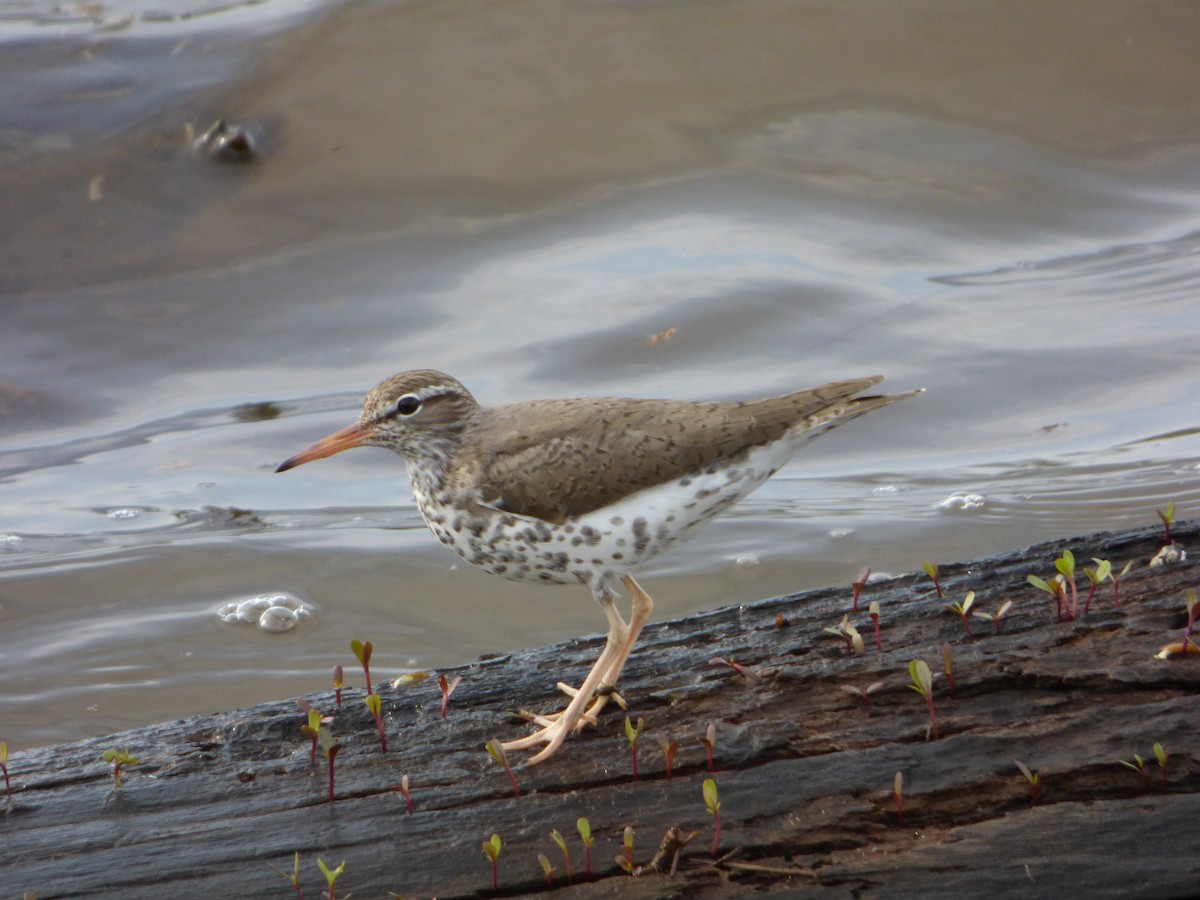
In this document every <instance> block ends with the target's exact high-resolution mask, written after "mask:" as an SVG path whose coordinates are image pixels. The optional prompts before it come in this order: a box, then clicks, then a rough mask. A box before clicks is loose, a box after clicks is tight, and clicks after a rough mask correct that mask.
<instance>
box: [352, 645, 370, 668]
mask: <svg viewBox="0 0 1200 900" xmlns="http://www.w3.org/2000/svg"><path fill="white" fill-rule="evenodd" d="M350 649H351V650H353V651H354V655H355V656H356V657H357V658H358V661H359V663H361V664H362V665H364V666H365V665H367V664H368V663H370V662H371V651H372V650H373V649H374V648H373V647H372V646H371V642H370V641H367V642H366V643H365V644H364V643H363V642H362V641H357V640H355V641H351V642H350Z"/></svg>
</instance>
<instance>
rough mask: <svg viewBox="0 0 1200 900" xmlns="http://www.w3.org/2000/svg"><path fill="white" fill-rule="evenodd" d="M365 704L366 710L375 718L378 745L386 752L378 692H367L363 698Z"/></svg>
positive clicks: (381, 702) (385, 739)
mask: <svg viewBox="0 0 1200 900" xmlns="http://www.w3.org/2000/svg"><path fill="white" fill-rule="evenodd" d="M363 702H364V703H366V704H367V710H368V711H369V712H370V713H371V715H372V716H374V718H375V731H376V733H377V734H378V735H379V746H380V747H381V748H382V749H383V752H384V753H387V735H386V734H385V733H384V730H383V701H382V700H380V699H379V695H378V694H367V696H366V697H365V698H364V700H363Z"/></svg>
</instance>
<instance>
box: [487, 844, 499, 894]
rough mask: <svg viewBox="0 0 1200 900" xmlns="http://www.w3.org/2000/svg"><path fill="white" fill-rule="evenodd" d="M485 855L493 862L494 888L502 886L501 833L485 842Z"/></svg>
mask: <svg viewBox="0 0 1200 900" xmlns="http://www.w3.org/2000/svg"><path fill="white" fill-rule="evenodd" d="M483 855H484V856H486V857H487V858H488V862H490V863H491V864H492V890H493V891H494V890H496V889H497V888H499V887H500V835H498V834H493V835H492V836H491V837H490V838H488V839H487V840H486V841H484V842H483Z"/></svg>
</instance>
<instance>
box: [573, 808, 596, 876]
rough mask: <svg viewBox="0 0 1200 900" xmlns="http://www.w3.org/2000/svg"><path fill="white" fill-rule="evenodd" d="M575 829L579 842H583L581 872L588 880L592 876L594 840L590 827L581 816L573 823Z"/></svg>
mask: <svg viewBox="0 0 1200 900" xmlns="http://www.w3.org/2000/svg"><path fill="white" fill-rule="evenodd" d="M575 828H576V829H577V830H578V831H579V840H581V841H582V842H583V871H584V874H586V875H587V876H588V877H589V878H590V877H591V875H592V844H594V843H596V839H595V838H594V837H592V825H591V823H590V822H588V820H587V819H585V818H584V817H583V816H580V817H579V818H578V819H577V820H576V821H575Z"/></svg>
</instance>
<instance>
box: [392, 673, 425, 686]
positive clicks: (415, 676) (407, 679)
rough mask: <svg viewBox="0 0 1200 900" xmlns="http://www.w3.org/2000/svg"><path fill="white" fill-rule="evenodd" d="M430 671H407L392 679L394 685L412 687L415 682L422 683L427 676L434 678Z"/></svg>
mask: <svg viewBox="0 0 1200 900" xmlns="http://www.w3.org/2000/svg"><path fill="white" fill-rule="evenodd" d="M432 677H433V676H432V675H431V674H430V673H429V672H405V673H404V674H403V675H401V676H399V677H398V678H393V679H392V687H394V688H398V687H412V686H413V685H414V684H420V683H421V682H422V681H424V680H425V679H426V678H432Z"/></svg>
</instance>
